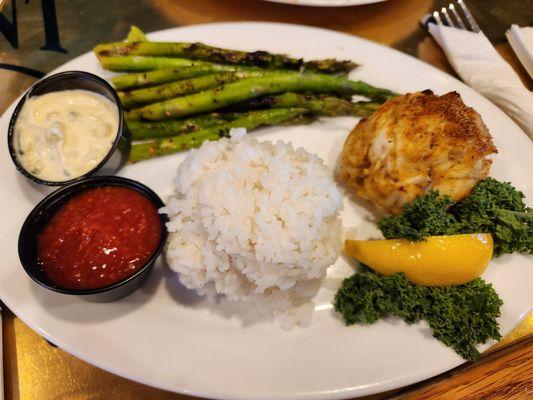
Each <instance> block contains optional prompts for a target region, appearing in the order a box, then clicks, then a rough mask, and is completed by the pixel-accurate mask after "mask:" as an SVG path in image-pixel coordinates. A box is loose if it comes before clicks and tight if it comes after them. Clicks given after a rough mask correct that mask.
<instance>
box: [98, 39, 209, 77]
mask: <svg viewBox="0 0 533 400" xmlns="http://www.w3.org/2000/svg"><path fill="white" fill-rule="evenodd" d="M148 43H149V42H148ZM99 60H100V64H101V65H102V68H104V69H108V70H110V71H150V70H153V69H159V68H169V67H171V68H174V67H191V66H196V65H206V63H204V62H202V61H193V60H188V59H185V58H170V57H142V56H126V57H115V56H112V57H100V58H99Z"/></svg>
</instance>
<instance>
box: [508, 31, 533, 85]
mask: <svg viewBox="0 0 533 400" xmlns="http://www.w3.org/2000/svg"><path fill="white" fill-rule="evenodd" d="M505 36H507V40H508V41H509V44H510V45H511V47H512V48H513V51H514V52H515V54H516V56H517V57H518V59H519V60H520V62H521V63H522V65H523V66H524V68H525V69H526V71H527V73H528V74H529V76H530V77H531V78H533V27H530V26H526V27H525V28H520V27H519V26H518V25H514V24H513V25H511V29H509V30H508V31H507V32H506V33H505Z"/></svg>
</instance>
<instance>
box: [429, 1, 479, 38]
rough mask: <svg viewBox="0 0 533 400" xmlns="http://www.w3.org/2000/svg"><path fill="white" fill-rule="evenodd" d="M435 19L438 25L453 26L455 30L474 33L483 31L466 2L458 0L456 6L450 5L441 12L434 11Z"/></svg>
mask: <svg viewBox="0 0 533 400" xmlns="http://www.w3.org/2000/svg"><path fill="white" fill-rule="evenodd" d="M457 6H458V7H457ZM459 9H460V10H461V12H460V11H459ZM448 11H449V12H448ZM433 18H434V19H435V22H437V24H438V25H448V26H453V27H454V28H458V29H464V30H467V31H472V32H480V31H481V29H480V28H479V25H478V24H477V23H476V20H475V19H474V17H473V16H472V13H471V12H470V10H469V9H468V7H467V6H466V4H465V3H464V0H457V2H456V3H455V4H454V3H450V4H449V5H448V7H447V8H446V7H442V8H441V9H440V11H434V12H433ZM463 20H464V21H463Z"/></svg>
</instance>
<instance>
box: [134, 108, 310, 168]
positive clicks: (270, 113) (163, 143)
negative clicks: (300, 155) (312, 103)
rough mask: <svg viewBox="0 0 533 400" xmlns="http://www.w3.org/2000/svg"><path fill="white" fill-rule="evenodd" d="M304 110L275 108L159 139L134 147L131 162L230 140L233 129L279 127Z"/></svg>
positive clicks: (305, 111) (303, 112)
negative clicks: (209, 141) (228, 136)
mask: <svg viewBox="0 0 533 400" xmlns="http://www.w3.org/2000/svg"><path fill="white" fill-rule="evenodd" d="M307 112H308V110H306V109H303V108H272V109H270V110H261V111H252V112H250V113H247V114H245V115H244V116H242V117H241V118H237V119H235V120H233V121H230V122H227V123H225V124H222V125H217V126H213V127H208V128H205V129H202V130H199V131H197V132H192V133H185V134H182V135H177V136H172V137H169V138H166V139H156V140H151V141H148V142H144V143H134V144H133V145H132V148H131V154H130V162H137V161H141V160H145V159H148V158H153V157H158V156H163V155H167V154H172V153H176V152H179V151H182V150H188V149H191V148H194V147H198V146H200V145H201V144H202V143H203V142H204V141H206V140H218V139H219V138H221V137H223V136H227V134H228V133H229V131H230V129H231V128H240V127H243V128H246V129H247V130H249V131H251V130H253V129H255V128H258V127H259V126H262V125H276V124H279V123H282V122H284V121H287V120H290V119H293V118H296V117H299V116H301V115H304V114H305V113H307Z"/></svg>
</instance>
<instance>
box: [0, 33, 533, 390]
mask: <svg viewBox="0 0 533 400" xmlns="http://www.w3.org/2000/svg"><path fill="white" fill-rule="evenodd" d="M150 38H151V39H152V40H160V41H172V40H174V41H202V42H206V43H209V44H213V45H218V46H226V47H230V48H238V49H239V48H240V49H245V50H256V49H266V50H271V51H276V52H282V53H288V54H291V55H294V56H303V57H306V58H326V57H337V58H341V59H351V60H354V61H357V62H360V63H361V64H362V65H363V66H362V67H361V68H359V69H358V70H356V71H354V72H353V75H352V77H353V78H354V79H364V80H366V81H368V82H370V83H372V84H375V85H379V86H383V87H388V88H390V89H392V90H395V91H398V92H407V91H416V90H422V89H427V88H431V89H433V90H434V91H435V92H436V93H445V92H448V91H450V90H457V91H458V92H460V93H461V95H462V96H463V99H464V101H465V102H466V103H467V104H468V105H470V106H472V107H474V108H475V109H476V110H478V111H479V112H480V113H481V115H482V116H483V119H484V120H485V122H486V124H487V125H488V127H489V128H490V131H491V132H492V134H493V135H494V141H495V143H496V145H497V147H498V149H499V151H500V154H499V155H498V156H497V157H496V158H495V161H494V165H493V167H492V171H491V175H493V176H494V177H496V178H499V179H504V180H510V181H512V182H513V183H514V184H515V185H516V186H518V187H519V188H521V189H522V190H523V191H524V192H525V193H527V196H528V197H529V199H530V204H531V199H533V185H532V180H531V176H530V174H531V171H533V159H532V157H531V154H532V150H533V149H532V144H531V142H530V141H529V139H528V138H527V137H526V135H525V134H523V133H522V132H521V131H520V129H519V128H518V127H517V126H516V125H515V124H514V123H513V122H512V121H511V120H510V119H509V118H507V117H506V116H505V115H504V114H503V113H502V112H501V111H500V110H499V109H497V108H496V107H495V106H494V105H492V104H491V103H490V102H488V101H487V100H485V99H484V98H483V97H481V96H480V95H478V94H477V93H475V92H474V91H473V90H471V89H469V88H468V87H466V86H465V85H463V84H462V83H460V82H459V81H457V80H455V79H453V78H451V77H450V76H448V75H446V74H444V73H443V72H441V71H439V70H437V69H435V68H432V67H430V66H428V65H426V64H424V63H422V62H420V61H417V60H416V59H414V58H411V57H409V56H406V55H404V54H402V53H399V52H396V51H394V50H391V49H389V48H386V47H382V46H379V45H377V44H374V43H371V42H368V41H365V40H362V39H359V38H356V37H353V36H349V35H344V34H340V33H335V32H331V31H326V30H321V29H315V28H309V27H301V26H294V25H282V24H268V23H227V24H213V25H197V26H192V27H186V28H178V29H170V30H166V31H161V32H157V33H154V34H151V35H150ZM75 69H77V70H86V71H90V72H94V73H96V74H99V75H102V76H109V74H108V73H106V72H105V71H103V70H102V69H101V68H100V67H99V65H98V62H97V60H96V58H95V57H94V56H93V55H92V54H85V55H83V56H81V57H78V58H76V59H74V60H72V61H71V62H69V63H67V64H65V65H64V66H62V67H61V68H60V69H59V70H75ZM12 111H13V107H11V108H10V109H8V110H7V112H6V113H5V115H4V116H3V117H2V118H1V120H0V129H1V130H2V132H6V131H7V124H8V119H9V117H10V115H11V112H12ZM355 122H356V120H355V119H354V118H332V119H324V120H322V121H319V122H316V123H314V124H312V125H307V126H294V127H277V128H269V129H264V130H261V131H260V132H258V133H253V135H254V136H256V137H259V138H260V139H261V140H278V139H282V140H286V141H291V142H293V143H294V144H295V145H296V146H303V147H305V148H306V149H307V150H309V151H311V152H314V153H317V154H319V155H320V156H321V157H322V158H323V159H324V160H325V162H326V163H327V164H328V165H329V166H331V167H332V170H333V167H334V166H335V164H336V162H337V158H338V156H339V154H340V152H341V149H342V145H343V142H344V139H345V137H346V135H347V134H348V132H349V131H350V129H351V128H352V127H353V125H354V123H355ZM183 158H184V155H183V154H181V155H174V156H168V157H165V158H160V159H157V160H150V161H146V162H142V163H139V164H136V165H133V166H128V167H127V168H125V169H124V170H123V171H122V172H121V175H124V176H127V177H131V178H134V179H137V180H139V181H141V182H144V183H145V184H147V185H149V186H151V187H152V188H153V189H154V190H156V191H157V192H158V193H159V194H160V195H161V196H163V197H166V196H167V195H168V194H169V193H170V191H171V189H172V184H171V180H172V178H173V175H174V173H175V171H176V167H177V166H178V164H179V163H180V162H181V161H182V160H183ZM0 163H1V165H2V166H3V168H2V169H1V170H0V177H1V181H2V183H3V192H2V196H1V198H0V206H1V210H2V223H1V225H0V254H2V268H1V269H0V295H1V298H2V300H3V301H4V302H5V303H6V305H7V306H8V307H9V308H10V309H11V310H13V312H15V313H16V314H17V315H18V316H19V317H20V318H21V319H22V320H23V321H25V322H26V323H27V324H28V325H30V326H31V327H32V328H33V329H35V330H36V331H37V332H38V333H40V334H41V335H43V336H45V337H46V338H47V339H48V340H50V341H52V342H53V343H55V344H57V345H58V346H60V347H61V348H63V349H65V350H66V351H68V352H70V353H72V354H74V355H75V356H77V357H79V358H81V359H83V360H86V361H88V362H90V363H92V364H94V365H97V366H99V367H101V368H104V369H106V370H108V371H111V372H113V373H115V374H118V375H121V376H124V377H127V378H129V379H133V380H136V381H139V382H142V383H146V384H149V385H153V386H156V387H159V388H163V389H167V390H171V391H175V392H182V393H188V394H195V395H200V396H207V397H216V398H248V399H250V398H255V399H258V398H269V399H276V398H277V399H281V398H285V399H289V398H290V399H304V398H305V399H310V398H316V399H326V398H330V399H333V398H345V397H354V396H359V395H366V394H370V393H375V392H381V391H385V390H388V389H392V388H395V387H399V386H403V385H407V384H410V383H413V382H416V381H419V380H422V379H425V378H428V377H430V376H433V375H435V374H438V373H440V372H443V371H445V370H448V369H450V368H452V367H455V366H457V365H459V364H461V363H462V362H463V360H462V359H461V358H459V357H458V356H457V355H456V354H455V353H454V352H453V351H452V350H450V349H449V348H447V347H445V346H444V345H442V344H441V343H440V342H438V341H437V340H435V339H433V338H432V337H431V334H430V332H429V330H428V328H427V327H426V325H424V324H422V323H421V324H418V325H414V326H406V325H405V324H404V323H403V322H401V321H399V320H387V321H380V322H378V323H376V324H374V325H372V326H352V327H348V328H347V327H345V326H344V325H343V324H342V322H341V321H340V320H339V318H338V317H337V316H336V315H335V313H334V312H333V310H332V308H331V299H332V297H333V295H334V291H332V290H326V289H323V290H322V291H321V292H320V293H319V295H318V296H317V309H316V312H315V315H314V319H313V322H312V324H311V326H310V327H309V328H307V329H302V328H297V329H294V330H293V331H291V332H284V331H282V330H280V329H279V328H278V327H277V326H276V325H275V324H273V323H272V322H270V321H261V322H258V323H255V324H252V325H247V326H243V325H242V324H241V320H240V319H239V318H238V317H236V316H235V315H233V314H234V310H229V309H224V308H223V307H217V306H212V305H208V304H206V303H205V302H204V301H202V299H200V298H198V297H197V296H195V294H194V293H192V292H190V291H187V290H185V289H184V288H183V287H182V286H180V285H179V283H178V281H177V278H176V276H175V275H173V274H172V273H171V272H169V271H168V270H167V269H166V268H164V267H163V266H162V265H158V266H157V268H156V270H155V271H154V273H153V275H152V276H151V277H150V279H149V280H148V281H147V283H146V284H145V285H144V286H143V287H142V288H141V289H140V290H138V291H137V292H136V293H134V294H133V295H131V296H129V297H126V298H124V299H122V300H121V301H118V302H115V303H110V304H94V303H88V302H86V301H83V300H81V299H78V298H75V297H69V296H64V295H60V294H56V293H51V292H49V291H47V290H45V289H42V288H41V287H39V286H37V285H36V284H34V283H33V282H32V281H31V280H30V279H29V278H28V277H27V276H26V274H25V273H24V271H23V269H22V267H21V266H20V264H19V261H18V257H17V251H16V248H17V246H16V243H17V236H18V232H19V229H20V227H21V225H22V222H23V220H24V218H25V217H26V215H27V214H28V213H29V211H30V210H31V209H32V208H33V206H34V205H35V204H36V203H37V202H38V201H39V200H40V199H41V198H42V197H43V196H44V195H45V194H46V192H47V191H48V190H47V189H46V188H43V187H39V186H36V185H33V184H31V183H30V182H29V181H28V180H27V179H25V178H24V177H23V176H22V175H20V174H19V173H18V172H17V171H16V170H15V168H14V167H13V165H12V163H11V160H10V159H9V155H8V152H7V146H5V145H4V146H1V148H0ZM332 173H333V172H332ZM368 217H371V216H370V214H369V212H368V211H367V210H366V209H365V208H364V207H362V206H360V205H358V204H355V203H354V202H352V201H351V200H350V199H348V196H346V199H345V210H344V212H343V221H344V225H345V227H347V228H349V227H356V226H358V227H359V228H358V231H357V236H358V237H360V238H363V237H365V236H368V235H370V234H372V233H373V232H374V233H375V227H374V225H373V224H372V223H370V222H368V221H367V218H368ZM350 273H351V269H350V267H349V266H348V264H347V263H346V262H345V261H344V260H343V259H339V260H338V262H337V263H336V264H335V266H334V267H332V268H331V269H330V275H331V276H334V277H342V276H346V275H348V274H350ZM483 277H484V278H485V279H486V280H488V281H490V282H492V283H493V284H494V286H495V288H496V290H497V291H498V293H499V294H500V295H501V297H502V298H503V300H504V301H505V304H504V306H503V307H502V317H501V318H500V324H501V331H502V333H503V334H505V333H507V332H509V331H510V330H511V329H512V328H513V327H514V326H515V325H516V324H517V323H518V322H519V320H520V319H521V318H522V317H523V316H525V315H526V314H527V312H528V311H529V310H530V308H531V305H533V291H532V290H531V282H532V281H533V265H532V263H531V258H527V257H526V256H522V255H513V256H505V257H502V258H500V259H498V260H496V261H494V262H492V263H491V265H490V267H489V268H488V270H487V271H486V273H485V274H484V276H483Z"/></svg>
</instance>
